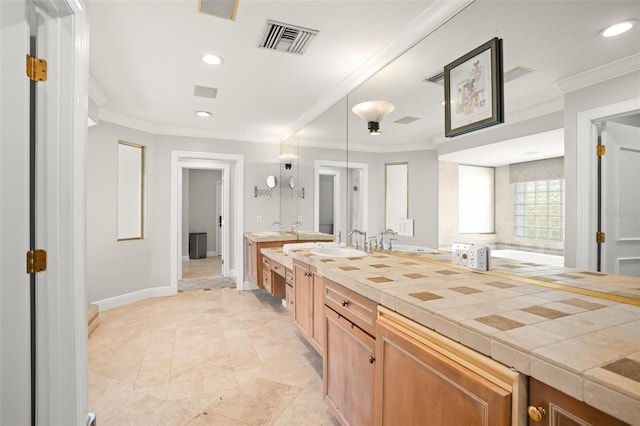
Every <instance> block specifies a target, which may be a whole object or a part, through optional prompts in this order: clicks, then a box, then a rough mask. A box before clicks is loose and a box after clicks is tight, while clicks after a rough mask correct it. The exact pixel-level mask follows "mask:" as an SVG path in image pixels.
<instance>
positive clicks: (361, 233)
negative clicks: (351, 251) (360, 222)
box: [349, 229, 367, 250]
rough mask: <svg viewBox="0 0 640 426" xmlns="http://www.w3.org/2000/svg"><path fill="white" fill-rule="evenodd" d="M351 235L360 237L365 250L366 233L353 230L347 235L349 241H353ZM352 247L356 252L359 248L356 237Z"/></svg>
mask: <svg viewBox="0 0 640 426" xmlns="http://www.w3.org/2000/svg"><path fill="white" fill-rule="evenodd" d="M353 234H358V235H362V241H363V243H362V245H363V247H364V249H366V248H367V233H366V232H363V231H360V230H358V229H354V230H353V231H351V232H350V233H349V241H353ZM353 246H354V247H355V248H356V250H357V249H358V248H359V244H358V238H357V237H356V241H355V243H354V244H353Z"/></svg>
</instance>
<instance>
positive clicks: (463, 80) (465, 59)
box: [444, 37, 504, 137]
mask: <svg viewBox="0 0 640 426" xmlns="http://www.w3.org/2000/svg"><path fill="white" fill-rule="evenodd" d="M444 93H445V105H444V107H445V120H444V121H445V133H444V134H445V137H454V136H458V135H461V134H463V133H468V132H472V131H475V130H478V129H482V128H484V127H488V126H493V125H495V124H499V123H504V76H503V67H502V39H500V38H497V37H495V38H493V39H491V40H489V41H488V42H486V43H484V44H482V45H480V46H478V47H477V48H475V49H473V50H472V51H470V52H469V53H467V54H465V55H464V56H461V57H460V58H458V59H456V60H455V61H453V62H451V63H450V64H448V65H446V66H445V67H444Z"/></svg>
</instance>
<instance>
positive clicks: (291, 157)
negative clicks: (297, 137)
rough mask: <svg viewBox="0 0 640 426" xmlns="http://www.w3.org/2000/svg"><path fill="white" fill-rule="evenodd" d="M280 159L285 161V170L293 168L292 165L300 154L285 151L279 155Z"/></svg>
mask: <svg viewBox="0 0 640 426" xmlns="http://www.w3.org/2000/svg"><path fill="white" fill-rule="evenodd" d="M278 159H279V160H280V161H281V162H283V163H284V168H285V170H291V165H292V164H293V163H295V161H296V160H297V159H298V156H297V155H296V154H293V153H290V152H285V153H284V154H280V155H278Z"/></svg>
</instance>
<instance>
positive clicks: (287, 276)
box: [284, 268, 293, 285]
mask: <svg viewBox="0 0 640 426" xmlns="http://www.w3.org/2000/svg"><path fill="white" fill-rule="evenodd" d="M284 278H285V281H286V282H287V284H288V285H293V271H292V270H291V269H289V268H287V269H286V270H285V275H284Z"/></svg>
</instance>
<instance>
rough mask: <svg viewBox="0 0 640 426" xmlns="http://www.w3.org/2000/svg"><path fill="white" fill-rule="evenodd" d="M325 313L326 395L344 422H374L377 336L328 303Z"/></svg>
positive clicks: (328, 402) (363, 423) (349, 423)
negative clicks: (374, 336) (375, 338)
mask: <svg viewBox="0 0 640 426" xmlns="http://www.w3.org/2000/svg"><path fill="white" fill-rule="evenodd" d="M324 313H325V315H324V316H325V318H326V329H325V332H326V340H325V342H326V347H325V354H324V361H323V362H324V365H323V375H324V377H323V379H324V380H323V384H324V399H325V401H326V402H327V404H328V405H329V407H330V408H331V409H332V411H333V412H334V414H335V415H336V417H338V419H339V420H340V422H341V423H342V424H343V425H354V426H355V425H363V426H366V425H371V424H372V423H373V414H374V410H373V404H374V395H375V393H374V384H375V357H374V353H375V340H374V338H373V337H372V336H370V335H369V334H367V333H365V332H364V331H363V330H362V329H360V328H359V327H357V326H355V325H353V324H352V323H351V322H349V321H347V320H346V319H345V318H344V317H342V316H341V315H339V314H338V313H336V312H335V311H334V310H332V309H331V308H329V307H326V306H325V309H324ZM390 424H391V423H390ZM393 424H397V425H400V424H403V423H401V422H394V423H393Z"/></svg>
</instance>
